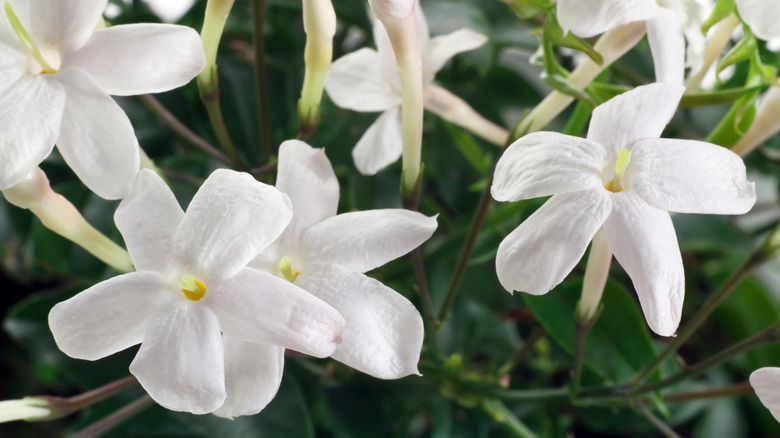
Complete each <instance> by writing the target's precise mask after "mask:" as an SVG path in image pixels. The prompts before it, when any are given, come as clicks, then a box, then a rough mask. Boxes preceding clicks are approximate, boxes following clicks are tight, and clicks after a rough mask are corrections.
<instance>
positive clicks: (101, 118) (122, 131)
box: [56, 69, 140, 199]
mask: <svg viewBox="0 0 780 438" xmlns="http://www.w3.org/2000/svg"><path fill="white" fill-rule="evenodd" d="M56 77H57V78H58V79H59V80H60V81H61V82H62V85H63V88H64V89H65V91H66V93H67V101H66V102H65V111H64V113H63V115H62V127H61V129H60V136H59V138H58V139H57V149H59V151H60V154H62V158H64V159H65V162H66V163H68V165H69V166H70V168H71V169H73V172H74V173H75V174H76V175H77V176H78V177H79V179H81V181H82V182H83V183H84V185H86V186H87V187H89V189H90V190H92V191H93V192H95V193H96V194H97V195H98V196H100V197H102V198H105V199H120V198H123V197H125V196H127V194H128V193H129V192H130V190H131V189H132V188H133V183H134V182H135V177H136V176H137V175H138V168H139V166H140V155H139V152H138V140H137V139H136V137H135V131H133V126H132V125H131V124H130V120H129V119H128V118H127V115H126V114H125V112H124V111H122V108H120V107H119V105H117V103H116V102H114V99H112V98H111V96H109V95H108V94H106V93H105V92H103V91H102V90H101V89H100V88H98V87H97V86H96V85H95V84H94V83H93V82H92V79H91V78H90V77H89V76H88V75H87V74H85V73H84V72H82V71H81V70H78V69H68V70H61V71H60V72H59V73H57V75H56Z"/></svg>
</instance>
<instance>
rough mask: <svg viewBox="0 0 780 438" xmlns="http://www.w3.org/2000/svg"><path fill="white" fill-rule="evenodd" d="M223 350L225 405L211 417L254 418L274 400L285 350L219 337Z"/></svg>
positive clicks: (280, 379) (282, 367)
mask: <svg viewBox="0 0 780 438" xmlns="http://www.w3.org/2000/svg"><path fill="white" fill-rule="evenodd" d="M222 344H223V346H224V348H225V388H226V390H227V399H225V404H223V405H222V406H220V407H219V409H217V410H216V411H214V412H212V414H214V415H217V416H219V417H223V418H233V417H238V416H241V415H254V414H256V413H258V412H260V411H262V410H263V408H265V407H266V406H267V405H268V403H269V402H270V401H271V400H273V398H274V396H275V395H276V391H278V390H279V385H280V384H281V383H282V372H283V371H284V348H282V347H277V346H275V345H266V344H255V343H252V342H244V341H239V340H237V339H234V338H231V337H229V336H223V337H222Z"/></svg>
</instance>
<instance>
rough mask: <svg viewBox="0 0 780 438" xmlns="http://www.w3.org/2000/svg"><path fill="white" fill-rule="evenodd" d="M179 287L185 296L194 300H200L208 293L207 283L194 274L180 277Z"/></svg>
mask: <svg viewBox="0 0 780 438" xmlns="http://www.w3.org/2000/svg"><path fill="white" fill-rule="evenodd" d="M179 287H180V288H181V291H182V292H183V293H184V296H185V297H187V298H189V299H191V300H192V301H200V299H201V298H203V297H204V296H205V295H206V285H205V284H204V283H203V282H202V281H199V280H196V279H195V277H193V276H192V275H182V276H181V277H179Z"/></svg>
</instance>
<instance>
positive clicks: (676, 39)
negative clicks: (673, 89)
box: [647, 8, 685, 85]
mask: <svg viewBox="0 0 780 438" xmlns="http://www.w3.org/2000/svg"><path fill="white" fill-rule="evenodd" d="M647 41H648V42H649V43H650V51H651V52H652V54H653V63H654V65H655V80H656V82H667V83H671V84H679V85H682V83H683V76H684V73H685V35H684V34H683V29H682V23H681V22H680V19H679V17H678V16H677V14H675V13H674V11H672V10H670V9H666V8H661V9H660V10H659V11H658V14H657V15H656V16H655V18H653V19H652V20H647Z"/></svg>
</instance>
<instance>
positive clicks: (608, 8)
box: [557, 0, 660, 38]
mask: <svg viewBox="0 0 780 438" xmlns="http://www.w3.org/2000/svg"><path fill="white" fill-rule="evenodd" d="M659 9H660V8H659V7H658V5H657V4H656V2H655V0H587V1H583V0H558V6H557V16H558V23H560V25H561V28H562V29H563V31H564V33H565V32H568V31H571V33H573V34H574V35H577V36H578V37H582V38H589V37H592V36H595V35H598V34H600V33H604V32H606V31H608V30H610V29H614V28H616V27H618V26H620V25H622V24H627V23H631V22H634V21H645V20H649V19H651V18H653V17H654V16H655V14H656V13H657V12H658V10H659Z"/></svg>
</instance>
